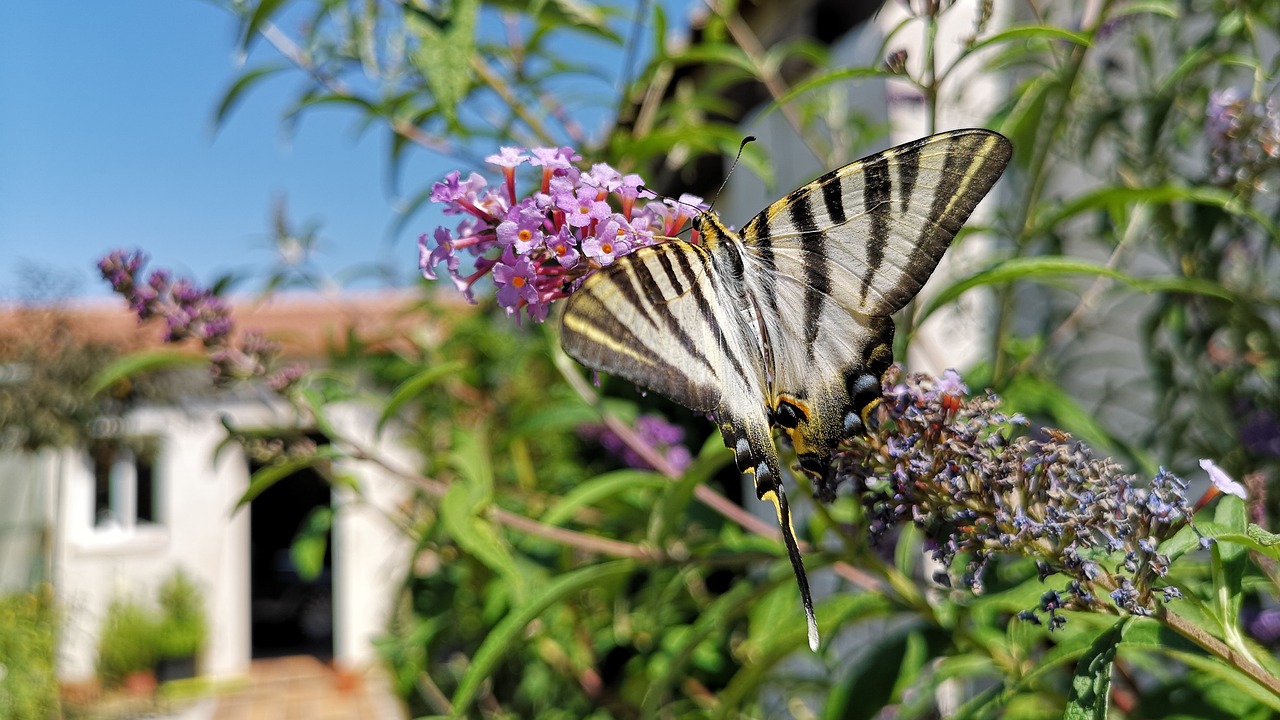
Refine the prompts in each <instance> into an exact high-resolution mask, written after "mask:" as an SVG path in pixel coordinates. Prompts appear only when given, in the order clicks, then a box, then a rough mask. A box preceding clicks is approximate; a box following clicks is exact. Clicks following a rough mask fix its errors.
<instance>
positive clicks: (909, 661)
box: [824, 624, 949, 720]
mask: <svg viewBox="0 0 1280 720" xmlns="http://www.w3.org/2000/svg"><path fill="white" fill-rule="evenodd" d="M948 643H949V637H948V636H947V634H946V633H944V632H943V631H942V630H940V629H938V628H931V627H927V626H924V625H921V624H913V625H910V626H908V627H905V628H901V629H898V630H896V631H894V632H892V633H890V634H888V635H885V636H882V637H880V638H877V639H875V640H873V641H872V643H871V645H870V647H868V648H867V649H866V651H865V654H862V655H861V656H860V659H859V661H858V662H857V664H856V665H854V667H853V669H852V671H851V672H850V673H849V676H848V677H847V678H846V679H844V680H843V681H841V682H840V683H839V685H838V686H837V687H836V688H835V691H834V692H832V693H831V694H830V695H829V696H828V697H827V708H826V712H825V714H824V717H826V718H831V719H832V720H835V719H836V718H844V719H846V720H863V719H864V718H865V719H867V720H869V719H870V718H875V717H879V716H880V714H881V710H883V709H884V707H885V706H886V705H888V704H890V703H891V702H893V701H894V700H895V699H897V696H896V694H895V690H898V689H900V686H901V684H902V680H903V678H904V676H914V675H916V674H917V673H918V672H919V669H920V667H921V666H922V665H923V664H924V663H925V662H926V661H927V660H929V659H931V658H933V657H935V656H937V655H938V654H939V653H940V652H941V651H942V649H943V648H945V647H946V645H947V644H948Z"/></svg>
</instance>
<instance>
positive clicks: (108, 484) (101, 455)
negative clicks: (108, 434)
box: [89, 437, 163, 531]
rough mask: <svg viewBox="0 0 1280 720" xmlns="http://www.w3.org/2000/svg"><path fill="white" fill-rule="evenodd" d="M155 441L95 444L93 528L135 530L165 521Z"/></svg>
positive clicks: (116, 440)
mask: <svg viewBox="0 0 1280 720" xmlns="http://www.w3.org/2000/svg"><path fill="white" fill-rule="evenodd" d="M158 453H159V442H158V441H157V440H156V438H137V437H133V438H108V439H102V440H99V441H97V442H95V443H94V444H93V446H92V447H91V448H90V450H89V457H90V459H91V461H92V465H93V526H94V528H95V529H97V530H101V531H112V530H132V529H134V528H137V527H141V526H147V525H157V524H159V523H160V522H162V520H163V518H161V517H160V514H159V511H158V510H159V508H158V507H157V501H158V500H159V493H158V492H157V488H156V484H157V478H156V472H155V467H156V456H157V455H158Z"/></svg>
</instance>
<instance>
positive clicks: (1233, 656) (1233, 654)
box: [1155, 606, 1280, 697]
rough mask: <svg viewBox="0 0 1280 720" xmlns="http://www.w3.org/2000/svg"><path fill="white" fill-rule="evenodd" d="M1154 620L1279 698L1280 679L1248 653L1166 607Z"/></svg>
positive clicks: (1162, 608)
mask: <svg viewBox="0 0 1280 720" xmlns="http://www.w3.org/2000/svg"><path fill="white" fill-rule="evenodd" d="M1155 618H1156V619H1157V620H1159V621H1160V622H1161V623H1163V624H1164V625H1165V626H1166V627H1168V628H1169V629H1171V630H1173V631H1174V632H1176V633H1178V634H1179V635H1181V636H1182V637H1184V638H1186V639H1188V640H1190V641H1191V642H1193V643H1195V644H1196V645H1198V646H1199V647H1201V648H1202V649H1204V650H1205V651H1206V652H1208V653H1209V654H1210V655H1213V656H1214V657H1216V658H1218V659H1219V660H1222V661H1223V662H1225V663H1227V664H1228V665H1230V666H1231V667H1233V668H1236V669H1237V670H1239V671H1240V672H1242V673H1244V674H1245V675H1248V676H1249V677H1250V678H1251V679H1253V680H1254V681H1256V682H1257V683H1258V684H1259V685H1262V686H1263V687H1265V688H1266V689H1268V690H1270V691H1271V694H1273V695H1275V696H1276V697H1280V679H1277V678H1276V677H1275V676H1274V675H1272V674H1271V673H1269V672H1267V671H1266V670H1264V669H1263V668H1262V666H1261V665H1258V664H1257V663H1256V662H1255V661H1254V660H1253V657H1252V656H1250V655H1249V654H1248V653H1242V652H1240V651H1239V650H1237V649H1235V648H1233V647H1231V646H1230V645H1228V644H1227V643H1225V642H1223V641H1222V640H1219V639H1218V638H1216V637H1214V636H1213V635H1210V634H1209V633H1207V632H1205V631H1204V630H1203V629H1202V628H1200V627H1198V626H1197V625H1195V624H1194V623H1192V622H1190V621H1188V620H1187V619H1186V618H1183V617H1182V616H1180V615H1177V614H1175V613H1172V612H1169V609H1168V608H1167V607H1164V606H1161V607H1160V609H1159V610H1157V611H1156V614H1155Z"/></svg>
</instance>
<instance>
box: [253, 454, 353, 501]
mask: <svg viewBox="0 0 1280 720" xmlns="http://www.w3.org/2000/svg"><path fill="white" fill-rule="evenodd" d="M340 455H341V453H340V452H339V451H338V450H336V449H334V448H333V447H331V446H329V445H321V446H320V447H318V448H316V451H315V454H313V455H302V456H298V457H287V458H284V459H282V460H277V461H275V462H272V463H271V464H269V465H264V466H262V467H261V468H259V469H258V471H257V472H255V473H254V474H253V476H252V477H251V478H249V487H248V488H246V489H245V491H244V493H243V494H242V495H241V496H240V499H239V500H237V501H236V506H235V507H234V508H233V509H232V512H233V513H234V512H235V511H237V510H239V509H240V508H242V507H244V506H245V505H247V504H248V503H250V502H253V499H254V498H256V497H258V496H259V495H261V494H262V493H263V492H264V491H265V490H266V489H267V488H269V487H271V486H272V485H275V484H276V483H277V482H278V481H280V480H283V479H284V478H286V477H289V476H290V475H292V474H294V473H296V472H298V471H299V470H306V469H307V468H314V467H320V466H322V465H324V464H326V463H328V462H330V461H332V460H334V459H335V458H337V457H339V456H340Z"/></svg>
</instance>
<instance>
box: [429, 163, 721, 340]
mask: <svg viewBox="0 0 1280 720" xmlns="http://www.w3.org/2000/svg"><path fill="white" fill-rule="evenodd" d="M486 159H487V160H488V161H489V162H490V163H491V164H493V165H496V166H498V167H499V168H500V169H501V171H502V175H503V183H502V184H501V186H499V187H498V188H496V189H494V188H490V186H489V184H488V183H487V181H486V180H485V179H484V178H482V177H480V176H479V175H476V174H472V175H471V176H470V177H468V178H467V179H465V180H464V179H463V178H462V175H461V173H460V172H457V171H455V172H451V173H449V174H448V175H447V176H446V177H445V178H444V180H442V181H441V182H438V183H436V184H435V185H434V186H433V187H432V192H431V199H432V200H433V201H435V202H439V203H442V204H444V205H445V213H446V214H449V215H461V216H462V219H461V221H460V222H459V223H458V225H457V227H456V228H455V229H453V230H452V231H451V230H449V229H448V228H443V227H442V228H438V229H437V230H436V231H435V232H434V233H432V234H431V235H430V236H428V235H426V234H424V235H422V236H420V237H419V239H418V243H419V247H418V261H419V266H420V269H421V270H422V274H423V277H425V278H427V279H431V280H434V279H436V277H437V269H436V268H437V266H438V265H439V264H440V263H442V262H443V263H445V265H446V267H447V268H448V270H449V275H450V278H451V279H452V280H453V282H454V284H455V286H456V287H457V288H458V290H459V292H462V293H463V294H464V295H465V296H466V297H467V299H468V300H473V295H474V290H475V285H476V283H477V282H478V281H480V280H482V279H484V278H486V277H490V276H492V278H493V280H494V282H495V285H497V286H498V291H499V303H500V304H501V305H502V306H503V307H505V308H507V310H508V311H510V312H511V313H513V314H515V315H516V316H517V319H519V317H520V314H521V313H522V312H524V313H526V314H527V315H528V316H529V317H531V318H533V319H534V320H535V321H541V320H543V319H545V318H546V316H547V312H548V306H549V303H551V302H554V301H555V300H557V299H559V298H563V297H566V296H568V295H569V294H570V293H571V292H573V291H574V290H576V289H577V288H578V287H579V286H580V285H581V284H582V280H583V278H585V277H586V275H588V274H589V273H591V272H594V271H596V270H598V269H600V268H602V267H604V266H606V265H610V264H612V263H613V262H615V261H616V260H617V258H618V257H620V256H622V255H624V254H626V253H629V252H633V251H634V250H635V249H636V248H640V247H645V246H648V245H652V244H653V243H655V242H659V241H663V240H670V239H671V236H674V235H675V234H676V233H677V232H678V231H679V230H680V228H681V227H682V226H683V225H684V224H685V223H686V222H687V221H688V219H689V217H690V216H691V215H692V214H693V213H695V212H698V211H699V208H700V207H702V206H701V200H700V199H698V198H694V197H692V196H686V197H685V198H683V200H684V201H685V202H686V203H688V204H687V205H682V206H679V207H678V208H666V207H664V206H662V205H661V204H660V203H658V202H638V200H639V199H640V196H641V195H644V194H645V193H644V192H642V191H641V189H640V188H641V186H642V185H643V181H642V180H641V178H640V177H639V176H637V175H623V174H622V173H620V172H618V171H617V170H616V169H614V168H612V167H610V166H608V165H604V164H596V165H594V166H592V168H591V170H589V171H587V172H583V171H581V170H579V169H578V168H577V167H576V166H574V165H573V163H574V162H576V161H578V160H581V158H580V157H579V156H578V155H577V154H576V153H575V152H574V150H573V149H572V148H564V147H562V148H533V149H531V150H529V151H528V152H527V153H526V152H525V151H524V150H523V149H522V148H516V147H504V148H502V150H501V151H500V152H499V153H497V154H495V155H491V156H489V157H488V158H486ZM526 162H527V163H528V164H529V165H531V166H533V167H537V168H540V169H541V180H540V183H539V184H538V186H537V187H536V188H534V189H533V192H530V193H527V194H525V195H523V197H521V196H520V195H519V194H518V193H517V187H516V184H517V178H516V170H517V169H518V168H519V167H521V166H522V165H524V164H525V163H526ZM658 233H664V234H665V235H666V237H661V238H660V237H658V235H657V234H658ZM464 249H465V250H469V251H470V254H471V255H472V256H474V257H475V261H474V271H473V272H471V274H468V275H463V274H462V273H464V272H466V271H465V270H463V269H462V262H461V257H460V255H461V254H462V250H464Z"/></svg>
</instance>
